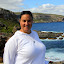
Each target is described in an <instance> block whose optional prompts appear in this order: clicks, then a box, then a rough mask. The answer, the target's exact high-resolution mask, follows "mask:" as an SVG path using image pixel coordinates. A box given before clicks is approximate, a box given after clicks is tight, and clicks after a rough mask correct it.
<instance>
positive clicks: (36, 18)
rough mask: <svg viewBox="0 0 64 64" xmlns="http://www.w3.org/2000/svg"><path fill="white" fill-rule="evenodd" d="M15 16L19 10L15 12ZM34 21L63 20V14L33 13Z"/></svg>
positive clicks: (18, 14) (18, 13)
mask: <svg viewBox="0 0 64 64" xmlns="http://www.w3.org/2000/svg"><path fill="white" fill-rule="evenodd" d="M15 14H16V15H17V18H19V16H20V12H17V13H15ZM33 18H34V23H46V22H47V23H49V22H64V16H62V15H55V14H43V13H33Z"/></svg>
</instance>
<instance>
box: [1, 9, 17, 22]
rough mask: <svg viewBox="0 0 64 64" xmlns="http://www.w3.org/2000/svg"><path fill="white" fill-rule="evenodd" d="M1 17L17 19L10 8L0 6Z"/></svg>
mask: <svg viewBox="0 0 64 64" xmlns="http://www.w3.org/2000/svg"><path fill="white" fill-rule="evenodd" d="M0 18H3V19H7V20H13V21H17V16H16V15H15V14H14V13H13V12H12V11H9V10H6V9H3V8H0Z"/></svg>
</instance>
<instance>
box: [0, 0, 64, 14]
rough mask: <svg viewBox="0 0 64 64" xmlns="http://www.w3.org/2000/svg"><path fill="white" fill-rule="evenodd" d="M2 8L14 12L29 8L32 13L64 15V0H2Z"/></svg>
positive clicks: (0, 6) (0, 5) (0, 4)
mask: <svg viewBox="0 0 64 64" xmlns="http://www.w3.org/2000/svg"><path fill="white" fill-rule="evenodd" d="M0 8H4V9H7V10H10V11H12V12H21V11H23V10H29V11H31V12H32V13H46V14H58V15H64V0H0Z"/></svg>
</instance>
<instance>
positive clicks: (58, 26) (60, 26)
mask: <svg viewBox="0 0 64 64" xmlns="http://www.w3.org/2000/svg"><path fill="white" fill-rule="evenodd" d="M32 29H33V30H37V31H55V32H64V22H52V23H33V26H32Z"/></svg>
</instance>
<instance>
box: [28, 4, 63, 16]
mask: <svg viewBox="0 0 64 64" xmlns="http://www.w3.org/2000/svg"><path fill="white" fill-rule="evenodd" d="M28 10H30V11H32V12H36V13H48V14H58V15H64V5H53V4H43V5H41V6H39V7H37V8H31V9H28Z"/></svg>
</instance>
